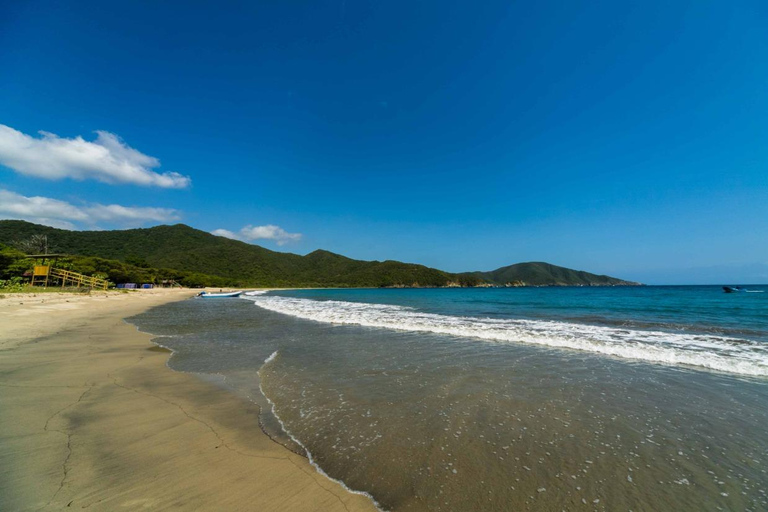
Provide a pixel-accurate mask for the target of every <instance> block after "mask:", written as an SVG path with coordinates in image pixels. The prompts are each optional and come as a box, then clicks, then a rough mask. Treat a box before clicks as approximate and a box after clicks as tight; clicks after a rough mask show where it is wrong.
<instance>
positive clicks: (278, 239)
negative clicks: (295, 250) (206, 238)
mask: <svg viewBox="0 0 768 512" xmlns="http://www.w3.org/2000/svg"><path fill="white" fill-rule="evenodd" d="M211 234H214V235H216V236H223V237H226V238H231V239H233V240H242V241H244V242H246V241H247V242H252V241H254V240H272V241H274V242H275V243H277V245H285V244H287V243H290V242H298V241H299V240H301V237H302V234H301V233H288V232H287V231H285V230H284V229H283V228H281V227H280V226H275V225H273V224H268V225H266V226H252V225H250V224H249V225H247V226H245V227H244V228H242V229H241V230H240V231H238V232H237V233H235V232H233V231H229V230H228V229H215V230H213V231H211Z"/></svg>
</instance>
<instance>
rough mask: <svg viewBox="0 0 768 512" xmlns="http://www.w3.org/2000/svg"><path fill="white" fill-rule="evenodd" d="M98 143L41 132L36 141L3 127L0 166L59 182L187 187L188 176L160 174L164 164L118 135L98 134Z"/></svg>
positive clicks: (0, 139)
mask: <svg viewBox="0 0 768 512" xmlns="http://www.w3.org/2000/svg"><path fill="white" fill-rule="evenodd" d="M96 134H97V136H96V140H94V141H87V140H85V139H83V138H82V137H80V136H77V137H75V138H72V139H67V138H62V137H59V136H58V135H55V134H53V133H48V132H40V135H41V136H40V137H39V138H35V137H32V136H30V135H27V134H25V133H22V132H20V131H18V130H14V129H13V128H11V127H10V126H5V125H3V124H0V164H2V165H4V166H6V167H9V168H11V169H13V170H14V171H16V172H18V173H20V174H25V175H28V176H35V177H38V178H46V179H51V180H58V179H63V178H72V179H75V180H86V179H95V180H98V181H101V182H104V183H112V184H118V183H130V184H134V185H143V186H154V187H163V188H185V187H188V186H189V184H190V179H189V178H188V177H187V176H182V175H181V174H179V173H176V172H166V173H162V174H160V173H158V172H155V171H154V170H153V169H155V168H156V167H160V161H159V160H158V159H157V158H155V157H152V156H148V155H145V154H143V153H141V152H140V151H138V150H136V149H133V148H132V147H130V146H128V145H127V144H126V143H125V142H123V141H122V140H121V139H120V138H119V137H118V136H117V135H115V134H113V133H109V132H105V131H97V132H96Z"/></svg>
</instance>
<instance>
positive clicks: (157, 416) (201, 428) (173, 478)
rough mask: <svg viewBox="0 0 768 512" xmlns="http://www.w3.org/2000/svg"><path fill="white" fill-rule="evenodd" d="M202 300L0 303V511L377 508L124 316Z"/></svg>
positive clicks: (108, 296)
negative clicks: (180, 368) (182, 366)
mask: <svg viewBox="0 0 768 512" xmlns="http://www.w3.org/2000/svg"><path fill="white" fill-rule="evenodd" d="M193 294H194V292H192V291H189V290H170V291H166V290H154V291H140V292H133V293H127V294H126V293H122V294H121V293H99V294H94V295H92V296H77V295H71V296H67V295H64V294H61V295H58V294H56V295H53V294H41V295H38V296H36V297H31V296H19V295H8V296H6V297H5V298H3V299H0V510H60V509H63V508H72V509H81V508H88V509H89V510H117V509H127V510H136V509H140V508H144V509H149V510H166V509H174V510H259V511H268V510H292V511H302V510H329V511H333V510H338V511H341V510H345V511H348V512H350V511H357V510H375V508H374V507H373V505H372V504H371V502H370V501H369V500H368V499H367V498H366V497H364V496H360V495H355V494H351V493H349V492H347V491H346V490H345V489H343V488H342V487H341V486H340V485H338V484H336V483H334V482H332V481H330V480H328V479H327V478H325V477H324V476H322V475H320V474H318V473H317V472H316V471H315V469H314V468H313V467H312V466H310V464H309V463H308V461H307V460H306V459H305V458H303V457H300V456H298V455H295V454H293V453H291V452H289V451H288V450H286V449H285V448H283V447H281V446H279V445H277V444H276V443H274V442H272V441H271V440H270V439H269V438H268V437H267V436H266V435H264V434H263V433H262V431H261V430H260V428H259V425H258V415H259V410H258V407H257V406H256V405H254V404H252V403H250V402H247V401H245V400H243V399H241V398H238V397H237V396H235V395H233V394H231V393H228V392H226V391H224V390H222V389H220V388H219V387H217V386H215V385H213V384H210V383H207V382H204V381H202V380H200V379H198V378H197V377H195V376H194V375H190V374H184V373H177V372H173V371H171V370H169V369H168V368H167V367H166V361H167V359H168V356H169V354H168V352H167V351H165V350H163V349H160V348H159V347H156V346H155V345H153V344H152V343H151V342H150V339H151V336H149V335H146V334H142V333H139V332H138V331H137V330H136V328H135V327H133V326H131V325H129V324H127V323H125V322H124V321H123V320H122V319H123V318H126V317H128V316H131V315H135V314H138V313H140V312H142V311H145V310H146V309H148V308H150V307H152V306H156V305H160V304H163V303H167V302H172V301H176V300H182V299H185V298H187V297H189V296H191V295H193Z"/></svg>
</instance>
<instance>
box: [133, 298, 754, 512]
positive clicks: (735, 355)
mask: <svg viewBox="0 0 768 512" xmlns="http://www.w3.org/2000/svg"><path fill="white" fill-rule="evenodd" d="M746 288H747V289H750V290H753V291H754V293H738V294H725V293H723V291H722V289H721V288H720V287H715V286H647V287H613V288H567V287H566V288H504V289H348V290H336V289H334V290H293V291H275V292H268V293H262V294H258V295H253V296H248V297H243V298H240V299H222V300H200V299H191V300H187V301H183V302H179V303H174V304H169V305H165V306H161V307H158V308H155V309H153V310H150V311H148V312H147V313H145V314H142V315H140V316H138V317H134V318H132V319H130V321H131V322H133V323H135V324H137V325H138V326H139V328H140V329H142V330H144V331H147V332H151V333H155V334H157V335H159V336H160V337H159V338H158V339H157V340H156V342H157V343H159V344H162V345H164V346H167V347H169V348H171V349H172V350H174V355H173V357H172V358H171V359H170V361H169V365H170V366H171V368H173V369H176V370H180V371H189V372H195V373H198V374H199V375H200V376H201V377H203V378H206V379H209V380H212V381H214V382H216V383H218V384H219V385H221V386H224V387H226V388H227V389H229V390H231V391H232V392H233V393H237V394H239V395H241V396H243V397H246V398H248V399H250V400H253V401H254V402H256V403H258V404H259V405H261V406H262V424H263V428H264V430H265V431H266V432H267V433H268V434H269V435H270V436H272V438H273V439H275V441H276V442H280V443H282V444H284V445H285V446H286V447H287V448H288V449H291V450H294V451H296V452H298V453H302V454H306V455H307V456H308V457H310V459H311V460H312V462H313V463H314V464H315V465H316V467H317V468H318V470H320V471H322V472H324V473H326V474H327V475H328V476H329V477H331V478H334V479H337V480H339V481H341V482H343V483H344V484H345V485H346V486H347V487H348V488H350V489H352V490H355V491H358V492H365V493H367V494H368V495H370V496H371V499H373V500H375V502H376V503H377V504H378V506H379V507H380V508H381V509H384V510H398V511H399V510H403V511H405V510H408V511H410V510H414V511H416V510H418V511H421V510H450V511H459V510H467V511H470V510H633V511H640V510H649V511H650V510H654V511H655V510H690V511H698V510H766V509H768V497H767V496H766V492H768V474H766V469H768V468H766V463H768V407H766V405H767V404H768V287H765V286H747V287H746ZM761 292H763V293H761Z"/></svg>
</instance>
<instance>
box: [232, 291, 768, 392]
mask: <svg viewBox="0 0 768 512" xmlns="http://www.w3.org/2000/svg"><path fill="white" fill-rule="evenodd" d="M247 299H248V300H251V301H253V302H254V303H255V304H256V305H257V306H259V307H261V308H264V309H267V310H269V311H274V312H277V313H282V314H285V315H290V316H294V317H297V318H302V319H306V320H314V321H317V322H324V323H331V324H338V325H359V326H364V327H378V328H384V329H395V330H399V331H412V332H426V333H434V334H445V335H452V336H461V337H468V338H479V339H483V340H488V341H495V342H503V343H530V344H535V345H543V346H547V347H554V348H561V349H572V350H580V351H584V352H590V353H595V354H602V355H608V356H614V357H619V358H623V359H634V360H640V361H647V362H651V363H659V364H668V365H674V366H691V367H699V368H706V369H710V370H716V371H721V372H727V373H734V374H740V375H749V376H760V377H766V376H768V345H767V344H764V343H759V342H755V341H751V340H746V339H740V338H734V337H728V336H716V335H711V334H693V333H671V332H664V331H659V330H639V329H626V328H625V329H622V328H615V327H605V326H596V325H586V324H577V323H570V322H558V321H546V320H524V319H491V318H476V317H465V316H448V315H438V314H433V313H425V312H421V311H418V310H416V309H413V308H408V307H404V306H395V305H388V304H369V303H359V302H346V301H336V300H326V301H316V300H308V299H299V298H293V297H278V296H270V295H258V296H249V297H247Z"/></svg>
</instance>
